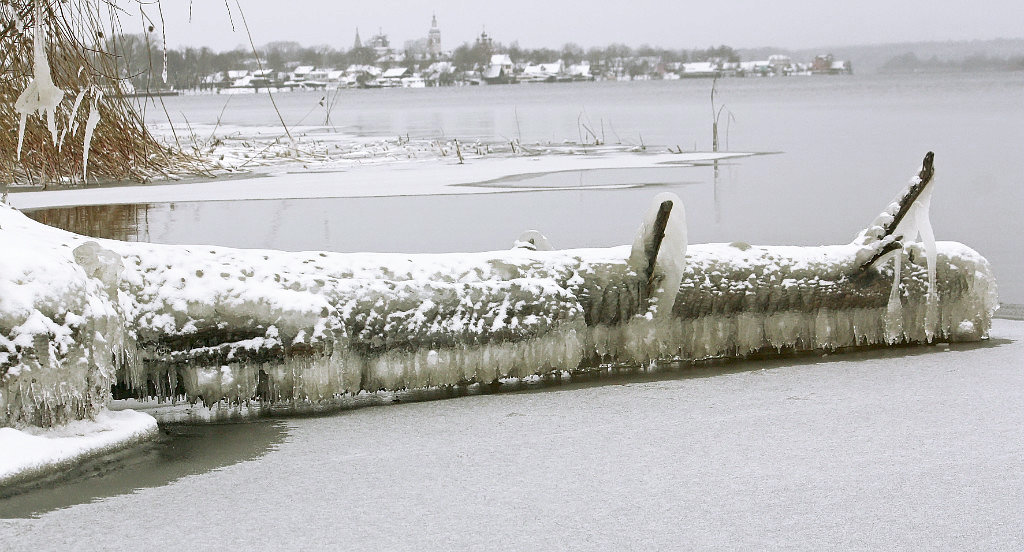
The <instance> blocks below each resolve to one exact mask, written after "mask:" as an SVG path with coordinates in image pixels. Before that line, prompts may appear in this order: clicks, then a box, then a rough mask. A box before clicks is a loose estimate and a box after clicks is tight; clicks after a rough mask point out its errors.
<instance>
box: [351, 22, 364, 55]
mask: <svg viewBox="0 0 1024 552" xmlns="http://www.w3.org/2000/svg"><path fill="white" fill-rule="evenodd" d="M362 47H363V41H362V40H360V39H359V27H356V41H355V42H354V43H353V44H352V49H353V50H358V49H360V48H362Z"/></svg>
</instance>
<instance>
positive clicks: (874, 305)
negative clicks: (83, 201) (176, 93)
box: [0, 183, 997, 425]
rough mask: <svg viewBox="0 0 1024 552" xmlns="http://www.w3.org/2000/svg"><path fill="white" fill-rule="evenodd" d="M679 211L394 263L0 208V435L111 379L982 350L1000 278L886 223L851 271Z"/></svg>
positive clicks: (356, 386) (846, 249)
mask: <svg viewBox="0 0 1024 552" xmlns="http://www.w3.org/2000/svg"><path fill="white" fill-rule="evenodd" d="M912 184H913V183H912ZM666 201H668V202H669V204H670V206H671V209H669V208H668V206H667V205H666ZM911 203H912V204H914V205H918V206H917V207H915V206H914V205H911V206H910V207H908V208H907V212H908V213H910V215H907V217H909V218H915V219H916V220H917V222H918V223H920V222H921V217H922V216H924V215H926V210H922V209H921V207H920V206H919V204H916V203H914V201H911ZM914 209H917V212H916V213H914ZM891 210H893V211H894V212H898V211H899V210H900V209H899V208H898V207H893V208H892V209H891ZM887 212H888V210H887ZM683 214H684V211H683V206H682V204H681V203H680V202H679V201H678V198H662V197H659V198H656V200H655V202H654V205H653V206H652V209H651V212H650V213H649V214H648V217H647V218H646V219H645V221H644V224H643V225H642V226H641V230H640V232H639V233H638V237H637V240H636V242H635V244H634V245H633V247H632V248H630V247H628V246H622V247H614V248H607V249H580V250H567V251H548V250H533V248H530V247H525V246H522V245H520V246H519V247H516V248H514V249H513V250H511V251H502V252H486V253H470V254H465V253H461V254H442V255H401V254H339V253H326V252H302V253H288V252H281V251H262V250H237V249H228V248H218V247H203V246H166V245H156V244H143V243H124V242H117V241H110V240H90V239H88V238H83V237H81V236H76V235H73V234H69V233H66V232H63V231H60V230H56V229H53V228H50V227H46V226H43V225H40V224H38V223H35V222H33V221H31V220H29V219H28V218H26V217H24V216H23V215H21V214H20V213H18V212H17V211H15V210H13V209H11V208H9V207H2V206H0V241H2V242H3V244H4V252H5V259H4V260H5V262H4V263H3V264H2V265H0V412H2V416H3V417H2V419H0V424H2V425H14V424H19V423H32V424H41V425H45V424H48V423H53V422H55V421H61V420H63V419H67V418H73V417H85V416H89V415H90V413H91V412H94V411H95V409H96V408H97V407H98V406H99V405H102V404H103V402H104V401H105V400H107V398H108V396H109V389H110V384H111V383H112V382H113V381H115V380H116V381H117V382H118V389H119V392H123V393H127V394H133V395H136V396H144V397H158V398H161V399H172V400H178V399H182V398H184V399H187V400H189V401H200V400H201V401H203V402H205V403H207V404H213V403H217V402H221V401H225V400H226V401H228V402H232V403H242V402H247V401H254V400H256V401H261V402H274V403H283V404H289V403H291V404H294V403H296V402H309V401H322V400H325V399H331V398H334V397H337V396H340V395H344V394H349V393H358V392H361V391H377V390H381V389H389V390H397V389H407V388H418V387H427V386H441V385H452V384H463V383H471V382H482V383H489V382H492V381H495V380H500V379H502V378H521V377H525V376H529V375H533V374H546V373H562V372H564V371H572V370H576V369H591V368H593V367H597V366H601V365H603V364H606V363H617V364H623V365H638V364H641V363H648V362H650V361H654V360H673V359H674V360H700V359H707V358H719V357H735V356H743V355H748V354H751V353H756V352H763V351H779V352H792V351H802V350H829V351H831V350H837V349H843V348H846V347H852V346H865V345H885V344H892V343H914V342H922V343H923V342H930V341H935V340H974V339H981V338H983V337H985V336H986V335H987V332H988V329H989V327H990V320H991V316H992V314H993V312H994V311H995V308H996V305H997V301H996V292H995V282H994V280H993V278H992V274H991V271H990V269H989V266H988V263H987V261H986V260H985V259H984V258H983V257H981V256H980V255H979V254H978V253H976V252H975V251H973V250H971V249H970V248H968V247H966V246H963V245H961V244H957V243H952V242H939V243H934V244H932V243H930V242H928V241H927V240H926V241H925V243H922V244H916V243H909V242H908V241H907V240H908V239H912V238H907V236H910V234H911V232H909V231H905V230H904V227H903V226H901V225H900V224H899V223H896V224H895V225H894V226H895V227H898V229H899V232H898V233H899V234H900V235H902V236H903V237H904V240H903V241H901V242H900V246H899V247H897V248H895V249H893V250H892V251H890V252H889V253H888V254H889V255H892V256H897V257H898V259H899V261H900V262H899V263H895V266H891V265H888V264H886V263H875V264H874V265H873V266H871V267H870V268H868V269H867V270H863V269H862V268H861V267H862V266H863V264H864V261H865V259H867V258H869V257H870V256H871V255H873V252H875V251H877V247H878V246H877V242H878V239H877V238H874V237H873V238H872V239H859V240H858V241H855V242H854V243H851V244H849V245H841V246H826V247H782V246H771V247H758V246H750V245H747V244H745V243H738V242H737V243H732V244H708V245H691V246H688V245H687V243H686V228H685V224H684V223H683V220H684V219H683V218H682V216H683ZM666 217H667V218H666ZM865 235H866V234H865ZM889 235H893V233H890V234H889ZM533 238H534V239H533V241H532V242H531V241H530V240H525V241H524V240H520V241H521V242H522V243H530V244H531V245H533V246H535V247H536V246H537V243H538V238H537V237H536V236H533ZM545 241H546V240H545ZM544 249H546V248H544ZM896 270H898V271H899V272H895V271H896ZM892 282H895V286H893V283H892ZM894 303H895V307H894Z"/></svg>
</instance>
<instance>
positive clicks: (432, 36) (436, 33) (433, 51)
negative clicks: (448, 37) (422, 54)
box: [427, 14, 441, 57]
mask: <svg viewBox="0 0 1024 552" xmlns="http://www.w3.org/2000/svg"><path fill="white" fill-rule="evenodd" d="M427 53H428V54H429V55H430V56H431V57H437V56H439V55H441V29H439V28H437V14H434V15H433V17H432V18H431V21H430V31H429V32H428V33H427Z"/></svg>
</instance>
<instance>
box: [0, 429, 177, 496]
mask: <svg viewBox="0 0 1024 552" xmlns="http://www.w3.org/2000/svg"><path fill="white" fill-rule="evenodd" d="M156 431H157V425H156V419H154V418H153V417H152V416H150V415H149V414H146V413H143V412H136V411H134V410H121V411H118V412H112V411H109V410H102V411H100V412H99V413H97V414H96V416H95V418H93V419H86V420H74V421H71V422H68V423H67V424H65V425H60V426H56V427H53V428H49V429H42V428H37V427H25V428H22V429H14V428H10V427H0V496H2V495H3V493H4V490H5V489H10V488H12V487H14V486H16V485H23V484H26V483H30V482H31V481H32V480H34V479H38V478H43V477H47V476H50V475H54V474H57V473H59V472H60V471H61V470H64V469H66V468H68V467H70V466H73V465H76V464H78V463H80V462H82V461H83V460H85V459H87V458H92V457H96V456H101V455H104V454H110V453H112V452H115V451H118V450H122V449H126V448H128V447H131V446H134V445H136V444H138V443H141V442H143V441H146V440H149V439H152V438H153V437H155V436H156Z"/></svg>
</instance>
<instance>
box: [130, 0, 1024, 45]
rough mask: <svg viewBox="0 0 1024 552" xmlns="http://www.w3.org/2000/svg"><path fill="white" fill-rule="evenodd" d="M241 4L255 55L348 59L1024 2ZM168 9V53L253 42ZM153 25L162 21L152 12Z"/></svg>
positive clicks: (959, 19) (1014, 22) (1004, 11)
mask: <svg viewBox="0 0 1024 552" xmlns="http://www.w3.org/2000/svg"><path fill="white" fill-rule="evenodd" d="M239 1H240V3H241V7H242V9H243V10H244V13H245V16H246V19H247V21H248V23H249V28H250V30H251V31H252V33H253V38H254V40H255V42H256V44H257V45H261V44H265V43H267V42H270V41H277V40H294V41H297V42H299V43H301V44H303V45H307V46H309V45H314V44H328V45H330V46H333V47H335V48H346V49H347V48H349V47H351V46H352V41H353V38H354V32H355V29H356V27H358V28H359V30H360V34H361V35H362V37H363V39H364V40H366V39H367V38H369V37H370V36H371V35H372V34H374V33H375V32H376V31H377V29H378V28H383V30H384V32H385V33H387V34H388V35H389V36H390V38H391V40H392V44H393V45H397V46H399V47H400V46H401V45H402V44H403V43H404V42H405V41H406V40H409V39H415V38H420V37H424V36H426V33H427V30H428V29H429V27H430V16H431V14H432V13H436V14H437V19H438V22H439V26H440V28H441V33H442V34H441V37H442V46H443V47H444V48H445V49H452V48H454V47H455V46H458V45H459V44H461V43H463V42H465V41H469V40H472V39H473V38H474V37H475V36H477V35H478V34H480V31H481V30H482V29H483V28H484V27H486V29H487V32H488V33H489V34H490V35H491V36H492V37H494V39H495V40H496V41H498V42H502V43H504V44H509V43H511V42H513V41H515V40H518V41H519V44H520V45H521V46H523V47H541V46H546V47H560V46H561V45H562V44H564V43H566V42H575V43H578V44H581V45H582V46H584V47H589V46H599V45H607V44H610V43H613V42H620V43H625V44H627V45H630V46H639V45H641V44H650V45H652V46H664V47H669V48H687V49H690V48H698V47H700V48H703V47H707V46H710V45H718V44H727V45H730V46H733V47H740V48H745V47H758V46H776V47H781V48H810V47H815V46H838V45H851V44H865V43H883V42H904V41H930V40H971V39H989V38H1021V37H1024V0H983V1H973V2H972V1H964V0H847V1H833V0H819V1H797V0H772V1H762V0H718V1H706V2H694V1H692V0H691V1H686V0H683V1H680V0H672V1H669V0H629V1H614V2H612V1H608V0H591V1H589V2H580V1H574V0H514V1H510V2H505V1H495V0H477V1H474V2H467V1H457V0H430V1H426V0H363V1H360V2H347V1H341V0H288V1H280V0H239ZM121 2H122V3H124V2H125V0H121ZM162 2H163V11H164V16H165V19H166V29H167V39H168V44H170V45H171V46H172V47H176V46H182V45H204V46H210V47H213V48H214V49H217V50H226V49H230V48H234V47H235V46H238V45H239V44H243V43H246V41H247V38H246V36H245V32H244V29H243V27H242V25H241V18H240V17H239V14H238V9H237V7H236V6H235V0H228V3H229V4H230V6H231V12H232V15H233V16H234V19H235V28H236V30H235V31H234V32H232V30H231V22H230V21H229V17H228V9H227V8H226V7H225V4H224V2H221V1H220V0H191V1H190V0H162ZM134 10H135V11H137V10H138V7H137V5H136V7H135V8H134ZM190 10H191V21H190V14H189V12H190ZM147 13H151V14H152V16H153V18H154V19H157V16H156V10H155V9H154V8H148V9H147ZM125 23H126V26H127V27H128V28H126V29H125V30H126V31H128V32H133V30H132V29H131V26H132V24H130V23H129V22H128V21H125Z"/></svg>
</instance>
